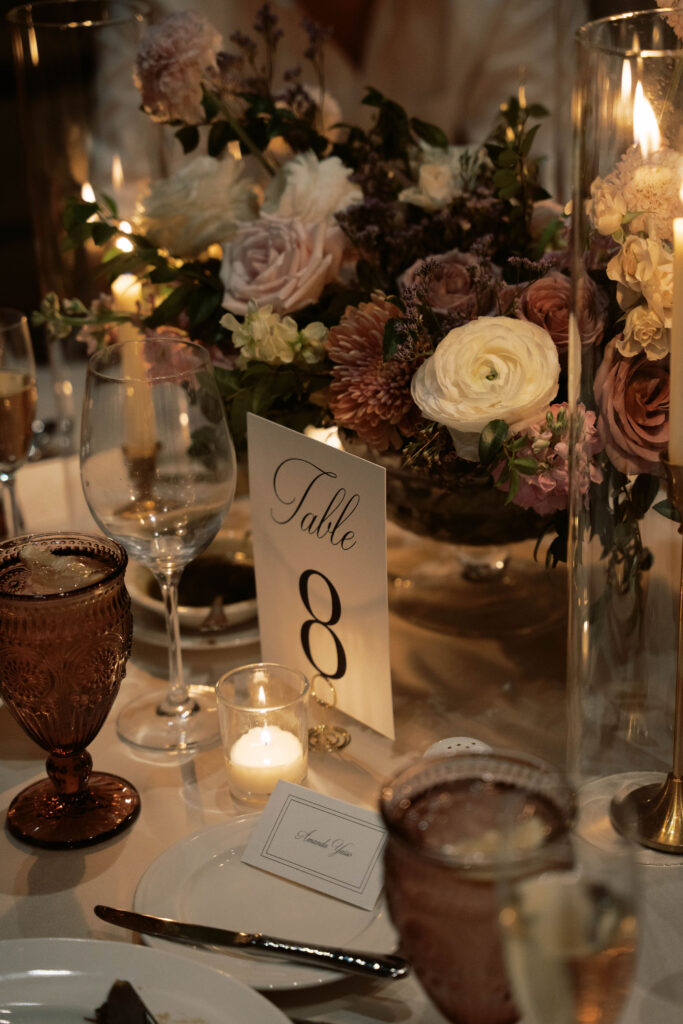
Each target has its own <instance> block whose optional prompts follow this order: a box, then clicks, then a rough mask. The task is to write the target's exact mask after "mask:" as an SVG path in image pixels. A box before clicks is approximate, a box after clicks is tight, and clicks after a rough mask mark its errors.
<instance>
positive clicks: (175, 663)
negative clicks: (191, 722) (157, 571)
mask: <svg viewBox="0 0 683 1024" xmlns="http://www.w3.org/2000/svg"><path fill="white" fill-rule="evenodd" d="M157 579H158V582H159V586H160V587H161V595H162V597H163V600H164V612H165V613H166V632H167V634H168V680H169V688H168V693H167V694H166V696H165V698H164V699H163V701H162V702H161V704H160V711H161V712H162V713H164V714H167V715H179V716H181V717H186V716H187V715H190V714H192V711H193V710H194V701H192V700H191V699H190V696H189V692H188V688H187V685H186V683H185V676H184V674H183V659H182V654H181V650H180V621H179V619H178V581H179V579H180V573H179V572H177V573H172V574H170V575H168V576H158V577H157Z"/></svg>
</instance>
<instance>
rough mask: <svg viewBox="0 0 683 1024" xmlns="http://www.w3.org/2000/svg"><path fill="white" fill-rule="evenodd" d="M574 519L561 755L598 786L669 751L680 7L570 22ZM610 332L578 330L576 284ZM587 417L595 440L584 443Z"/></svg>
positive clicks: (682, 327)
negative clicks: (593, 444)
mask: <svg viewBox="0 0 683 1024" xmlns="http://www.w3.org/2000/svg"><path fill="white" fill-rule="evenodd" d="M577 40H578V79H577V87H576V90H575V98H574V102H575V125H576V133H575V168H574V173H575V178H574V183H575V188H574V202H573V255H574V262H573V307H574V314H573V319H572V337H571V347H570V377H571V395H570V398H571V401H572V405H573V410H574V438H573V454H572V492H573V493H572V511H571V524H570V562H571V599H570V643H569V687H570V701H571V703H570V758H571V767H572V769H573V771H574V772H575V774H576V776H577V777H578V779H579V780H580V781H582V782H584V783H589V782H590V783H591V785H594V786H595V787H596V791H597V788H598V787H599V786H602V788H603V791H604V792H605V793H608V792H609V793H614V792H615V791H618V790H619V789H620V788H621V786H622V784H623V785H625V786H629V785H631V782H632V779H633V778H634V777H635V776H638V775H639V774H641V773H649V772H652V771H655V772H662V771H668V770H670V768H671V764H672V744H673V721H674V696H675V688H676V678H675V677H676V646H677V627H678V614H679V587H680V582H681V536H680V534H679V532H678V523H677V522H676V521H675V515H676V513H675V510H674V508H673V505H672V502H671V500H670V494H669V486H668V484H667V479H668V466H667V459H668V460H669V462H670V463H674V464H678V465H680V464H683V219H682V218H683V201H682V199H681V188H682V186H683V13H681V12H678V13H676V12H675V11H672V10H671V11H665V10H659V11H657V10H653V11H646V12H642V13H634V14H625V15H622V16H619V17H616V18H609V19H605V20H602V21H598V22H593V23H591V24H588V25H585V26H584V27H583V28H582V29H581V30H580V31H579V33H578V35H577ZM588 277H591V278H592V279H593V280H594V281H595V282H596V283H597V284H598V286H599V288H600V289H601V294H602V296H603V302H604V321H605V326H604V333H603V335H602V337H601V338H599V339H598V340H597V341H595V342H588V341H587V340H586V339H584V338H582V337H581V328H580V322H581V318H580V309H581V302H582V291H583V288H584V285H585V282H586V280H587V278H588ZM587 417H595V418H596V422H597V428H598V430H599V434H600V438H601V441H602V445H603V448H602V452H601V453H599V455H598V456H597V457H595V458H594V459H593V460H589V459H588V457H587V455H586V453H585V452H584V449H583V447H582V431H583V426H584V423H585V421H586V418H587ZM672 516H674V518H672Z"/></svg>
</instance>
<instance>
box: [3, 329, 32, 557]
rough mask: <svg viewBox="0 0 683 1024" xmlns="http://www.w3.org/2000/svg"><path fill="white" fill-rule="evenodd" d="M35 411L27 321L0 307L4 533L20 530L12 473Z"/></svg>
mask: <svg viewBox="0 0 683 1024" xmlns="http://www.w3.org/2000/svg"><path fill="white" fill-rule="evenodd" d="M35 411H36V367H35V362H34V359H33V349H32V347H31V335H30V333H29V329H28V322H27V320H26V317H25V316H24V315H23V313H20V312H19V311H18V310H16V309H0V482H2V484H3V489H4V491H5V494H6V496H7V499H8V500H7V502H6V509H5V514H6V517H7V533H8V535H9V536H10V537H16V536H17V534H19V533H21V532H22V519H21V512H20V510H19V505H18V504H17V498H16V494H15V490H14V474H15V473H16V471H17V469H18V468H19V466H22V465H23V464H24V462H26V458H27V456H28V450H29V448H30V446H31V424H32V423H33V420H34V417H35Z"/></svg>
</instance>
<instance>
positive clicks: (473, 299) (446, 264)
mask: <svg viewBox="0 0 683 1024" xmlns="http://www.w3.org/2000/svg"><path fill="white" fill-rule="evenodd" d="M479 266H480V263H479V260H477V258H476V257H475V256H470V255H469V254H468V253H464V252H460V251H459V250H458V249H451V251H450V252H444V253H441V254H439V255H438V256H429V257H428V258H427V259H420V260H416V261H415V263H413V264H412V265H411V266H410V267H408V269H407V270H404V272H403V273H402V274H401V276H400V277H399V279H398V283H399V285H400V287H401V290H402V291H407V290H408V289H409V288H417V289H418V291H420V292H424V294H425V298H426V300H427V302H428V303H429V305H430V306H431V307H432V309H433V310H434V312H435V313H442V314H446V313H459V314H462V315H463V316H465V317H468V318H470V319H471V318H472V317H475V316H484V315H485V314H486V313H490V312H491V311H492V306H493V298H494V296H493V289H492V288H491V286H490V284H489V282H488V281H486V282H483V281H482V282H479V283H477V280H476V272H477V268H478V267H479ZM423 275H424V276H423Z"/></svg>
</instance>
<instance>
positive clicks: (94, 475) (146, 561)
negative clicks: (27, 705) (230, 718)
mask: <svg viewBox="0 0 683 1024" xmlns="http://www.w3.org/2000/svg"><path fill="white" fill-rule="evenodd" d="M235 476H236V470H235V451H234V448H233V443H232V439H231V437H230V432H229V430H228V425H227V422H226V419H225V412H224V409H223V403H222V401H221V398H220V395H219V392H218V388H217V385H216V381H215V377H214V374H213V368H212V366H211V361H210V359H209V356H208V353H207V352H206V350H205V349H203V348H202V347H201V346H199V345H196V344H193V343H192V342H187V341H180V340H178V339H177V338H172V337H155V338H151V339H146V340H141V341H124V342H121V343H119V344H116V345H111V346H108V347H106V348H103V349H101V350H100V351H98V352H96V353H95V354H94V355H93V356H92V357H91V358H90V361H89V364H88V372H87V376H86V390H85V401H84V407H83V423H82V433H81V480H82V483H83V491H84V494H85V498H86V501H87V503H88V505H89V507H90V510H91V512H92V514H93V516H94V517H95V520H96V521H97V523H98V525H99V526H100V527H101V529H102V530H103V531H104V533H106V534H108V535H109V536H110V537H113V538H114V539H115V540H117V541H119V543H120V544H122V545H123V546H124V548H126V550H127V551H128V554H129V555H130V556H131V557H132V558H135V559H137V560H138V561H139V562H141V563H142V564H143V565H145V566H147V568H149V569H150V570H151V571H152V573H153V574H154V576H155V577H156V579H157V581H158V583H159V586H160V588H161V592H162V596H163V600H164V610H165V616H166V625H167V630H168V652H169V683H170V685H169V690H168V693H167V694H166V696H165V697H164V698H163V699H162V700H158V699H157V698H156V697H154V696H146V697H142V698H138V699H137V700H134V701H133V702H131V703H130V704H128V705H127V706H126V707H124V708H123V710H122V711H121V713H120V715H119V718H118V721H117V729H118V733H119V735H120V736H121V737H122V739H124V740H127V741H128V742H130V743H133V744H135V745H136V746H139V747H143V748H145V749H148V750H165V751H188V750H195V749H199V748H200V747H204V746H208V745H210V744H211V743H213V742H214V741H216V740H217V738H218V734H219V727H218V716H217V714H216V705H215V702H213V700H212V699H211V698H210V697H209V695H208V693H205V692H204V691H202V690H201V689H200V688H197V687H190V686H188V685H187V684H186V682H185V680H184V676H183V666H182V657H181V649H180V626H179V621H178V582H179V580H180V576H181V574H182V571H183V569H184V568H185V566H186V565H187V564H188V563H189V562H191V561H192V559H193V558H195V557H196V556H197V555H198V554H200V553H201V552H202V551H203V550H204V549H205V548H206V547H207V546H208V544H209V543H210V542H211V541H212V540H213V538H214V537H215V535H216V533H217V532H218V530H219V529H220V526H221V524H222V522H223V520H224V518H225V515H226V513H227V511H228V509H229V507H230V504H231V502H232V498H233V495H234V490H235Z"/></svg>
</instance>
